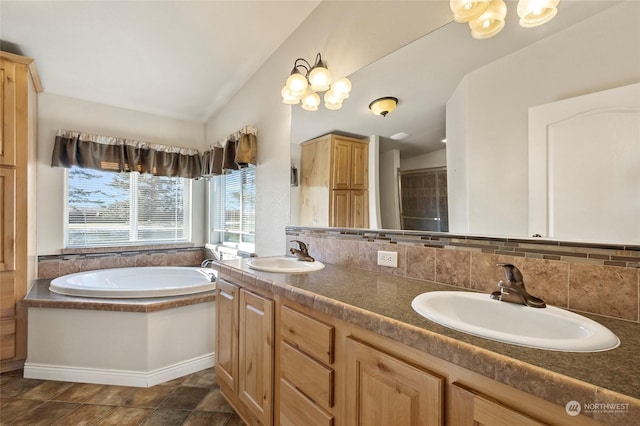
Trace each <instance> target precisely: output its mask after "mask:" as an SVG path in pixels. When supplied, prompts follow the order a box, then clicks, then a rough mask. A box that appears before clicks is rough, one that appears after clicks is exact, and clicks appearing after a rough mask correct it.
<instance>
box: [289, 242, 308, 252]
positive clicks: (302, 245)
mask: <svg viewBox="0 0 640 426" xmlns="http://www.w3.org/2000/svg"><path fill="white" fill-rule="evenodd" d="M289 242H290V243H298V248H299V249H300V251H302V252H305V253H309V251H308V249H307V245H306V244H305V243H304V242H303V241H300V240H291V241H289Z"/></svg>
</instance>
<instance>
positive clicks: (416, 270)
mask: <svg viewBox="0 0 640 426" xmlns="http://www.w3.org/2000/svg"><path fill="white" fill-rule="evenodd" d="M292 239H299V240H301V241H304V242H305V243H307V244H308V246H309V253H310V254H311V255H312V256H314V257H315V258H316V259H317V260H319V261H322V262H326V263H330V264H335V265H340V266H346V267H356V268H360V269H366V270H370V271H377V272H381V273H385V274H394V275H401V276H406V277H408V278H415V279H419V280H425V281H435V282H438V283H442V284H448V285H452V286H456V287H463V288H467V289H471V290H476V291H481V292H485V293H489V292H492V291H494V290H496V289H497V287H496V284H497V283H498V281H499V280H500V279H503V278H504V273H503V270H502V268H501V267H499V266H497V265H496V264H497V263H513V264H514V265H516V266H517V267H518V268H519V269H520V270H521V271H522V273H523V275H524V279H525V284H526V287H527V291H529V293H531V294H532V295H535V296H538V297H541V298H542V299H544V300H545V301H546V302H547V303H548V304H550V305H554V306H559V307H563V308H569V309H572V310H576V311H580V312H586V313H592V314H597V315H604V316H608V317H613V318H619V319H624V320H629V321H634V322H640V294H639V293H640V247H637V246H634V247H619V246H612V245H597V244H594V245H593V246H589V245H586V244H583V243H580V244H575V245H571V244H570V243H562V244H558V243H554V242H552V241H540V242H537V241H536V242H531V241H518V240H508V239H499V238H494V239H490V238H480V239H477V240H473V239H471V238H469V239H465V238H464V237H455V236H450V237H438V236H435V235H433V234H424V235H421V234H420V233H415V232H414V233H406V232H404V233H403V232H398V233H397V234H394V233H389V232H384V233H383V232H382V231H379V232H377V231H367V230H346V229H337V230H336V229H330V230H329V229H323V228H305V227H289V228H287V240H292ZM289 246H290V247H291V246H293V244H292V243H289ZM378 250H386V251H395V252H397V253H398V268H389V267H381V266H378V265H377V252H378Z"/></svg>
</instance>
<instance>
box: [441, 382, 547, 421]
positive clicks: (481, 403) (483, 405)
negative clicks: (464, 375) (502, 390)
mask: <svg viewBox="0 0 640 426" xmlns="http://www.w3.org/2000/svg"><path fill="white" fill-rule="evenodd" d="M451 400H452V406H453V409H452V410H451V416H450V417H451V418H450V419H449V420H450V421H449V423H450V424H454V425H459V426H511V425H519V426H544V425H546V423H542V422H539V421H538V420H535V419H533V418H531V417H529V416H527V415H525V414H523V413H521V412H518V411H516V410H514V409H512V408H509V407H507V406H505V405H502V404H500V403H499V402H498V401H496V400H495V399H493V398H490V397H488V396H484V395H482V394H479V393H477V392H475V391H474V390H473V389H470V388H468V387H466V386H464V385H461V384H459V383H453V385H452V386H451Z"/></svg>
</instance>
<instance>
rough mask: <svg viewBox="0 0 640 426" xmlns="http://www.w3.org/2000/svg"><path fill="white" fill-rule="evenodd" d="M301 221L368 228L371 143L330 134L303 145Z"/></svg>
mask: <svg viewBox="0 0 640 426" xmlns="http://www.w3.org/2000/svg"><path fill="white" fill-rule="evenodd" d="M300 163H301V164H300V169H301V183H300V205H301V207H300V222H301V224H302V225H304V226H335V227H344V228H368V227H369V183H368V182H369V179H368V173H369V142H368V141H367V140H361V139H354V138H349V137H346V136H339V135H335V134H328V135H325V136H321V137H319V138H316V139H312V140H310V141H307V142H304V143H303V144H302V148H301V160H300Z"/></svg>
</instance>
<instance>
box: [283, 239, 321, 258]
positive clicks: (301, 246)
mask: <svg viewBox="0 0 640 426" xmlns="http://www.w3.org/2000/svg"><path fill="white" fill-rule="evenodd" d="M289 242H290V243H298V248H297V249H295V248H291V249H290V250H289V253H291V254H295V255H296V256H298V260H303V261H305V262H314V261H315V259H314V258H313V257H311V256H310V255H309V249H308V248H307V245H306V244H305V243H304V242H302V241H299V240H291V241H289Z"/></svg>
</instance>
